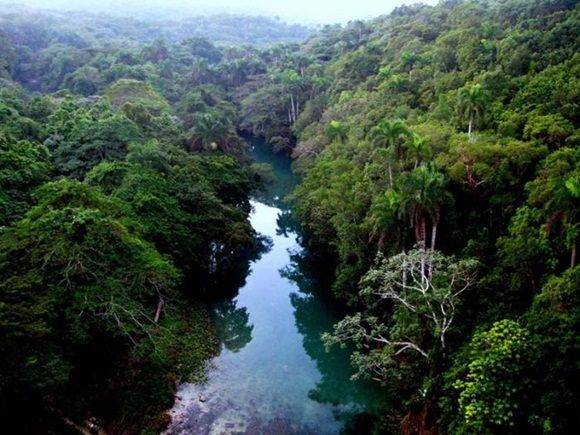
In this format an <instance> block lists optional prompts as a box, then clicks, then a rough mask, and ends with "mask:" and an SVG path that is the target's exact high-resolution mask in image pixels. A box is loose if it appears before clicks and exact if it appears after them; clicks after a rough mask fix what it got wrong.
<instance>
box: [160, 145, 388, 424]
mask: <svg viewBox="0 0 580 435" xmlns="http://www.w3.org/2000/svg"><path fill="white" fill-rule="evenodd" d="M250 144H251V145H252V156H253V157H254V159H255V160H256V161H258V162H262V163H269V164H271V165H272V166H273V168H274V171H275V174H276V176H277V179H276V182H275V183H273V184H272V185H271V186H270V187H269V189H268V190H267V191H266V192H264V193H262V194H260V195H257V196H256V197H255V198H254V200H253V201H252V206H253V211H252V214H251V223H252V225H253V227H254V229H255V230H256V231H257V232H259V233H260V234H263V235H265V236H267V237H268V238H269V239H270V240H271V247H270V249H269V250H268V251H267V252H266V253H264V254H263V255H262V256H261V257H260V258H259V259H257V260H256V261H254V262H253V263H252V266H251V270H250V273H249V275H248V276H247V278H246V283H245V285H244V286H243V287H242V288H240V289H239V292H238V294H237V295H236V296H235V297H233V298H230V299H227V300H224V301H221V302H218V303H216V304H215V306H214V307H213V311H214V313H213V314H214V322H215V325H216V327H217V330H218V331H219V334H220V338H221V342H222V349H221V353H220V354H219V356H217V357H216V358H214V360H213V361H211V368H210V370H209V374H208V380H207V381H206V382H204V383H203V384H187V383H186V384H183V385H181V386H180V387H179V389H178V392H177V395H176V402H175V406H174V408H173V409H172V410H171V412H170V414H171V416H172V424H171V425H170V428H169V430H168V432H169V433H188V434H190V433H194V434H207V433H211V434H214V433H215V434H222V433H230V434H233V433H256V434H258V433H259V434H270V433H296V434H298V433H299V434H303V433H316V434H334V433H340V432H344V431H345V430H347V429H349V428H351V429H352V431H356V432H358V433H360V432H361V431H362V429H361V428H360V422H361V421H366V420H368V418H367V417H368V416H369V415H373V414H375V415H376V414H378V413H380V412H381V410H384V409H385V407H386V406H387V403H386V402H385V399H384V398H385V396H386V395H385V393H384V391H381V390H379V389H378V388H377V387H376V386H375V385H374V384H371V383H368V382H353V381H351V380H350V376H351V375H352V369H351V367H350V363H349V354H348V352H347V351H345V350H341V349H335V350H333V351H332V352H330V353H327V352H325V350H324V346H323V345H322V343H321V341H320V334H321V333H322V332H325V331H329V330H331V328H332V325H333V323H334V322H336V321H337V320H338V319H339V318H340V314H339V313H337V312H336V309H335V308H334V307H333V304H331V303H329V302H328V301H326V300H325V298H323V297H322V296H321V295H320V294H319V292H318V291H317V290H318V289H317V288H316V284H315V280H314V279H313V278H312V277H311V276H310V275H309V274H308V273H307V272H305V271H304V270H303V269H304V268H303V267H302V264H303V263H304V262H302V261H300V260H301V257H302V254H303V251H302V248H301V247H300V245H299V243H298V238H297V234H296V233H295V232H294V230H293V229H292V227H293V226H292V225H291V215H290V212H289V210H288V208H287V206H286V205H285V204H284V201H283V198H284V196H286V194H287V193H288V192H290V191H291V189H292V187H293V186H294V183H295V182H296V180H295V178H294V176H293V175H292V173H291V170H290V161H289V159H288V158H286V157H283V156H277V155H273V154H272V153H270V152H269V151H267V148H266V147H265V146H264V144H263V143H261V142H260V141H257V140H253V141H251V142H250ZM356 425H358V426H357V427H356V428H355V426H356Z"/></svg>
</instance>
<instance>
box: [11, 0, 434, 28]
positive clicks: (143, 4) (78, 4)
mask: <svg viewBox="0 0 580 435" xmlns="http://www.w3.org/2000/svg"><path fill="white" fill-rule="evenodd" d="M419 1H421V2H422V3H426V4H435V3H436V2H437V0H0V4H6V3H17V4H26V5H29V6H35V7H40V8H50V9H69V10H70V9H73V10H79V9H82V10H90V11H92V12H107V13H112V14H116V15H117V14H118V15H133V16H138V17H143V16H146V15H149V14H154V15H157V16H159V13H160V12H161V15H167V16H180V14H183V15H188V16H191V15H208V14H217V13H224V12H229V13H233V14H246V15H268V16H279V17H280V18H281V19H283V20H285V21H290V22H303V23H324V24H326V23H339V22H340V23H344V22H346V21H349V20H353V19H358V18H372V17H376V16H379V15H382V14H386V13H389V12H390V11H391V10H393V8H395V7H397V6H400V5H403V4H413V3H417V2H419ZM183 15H181V16H183Z"/></svg>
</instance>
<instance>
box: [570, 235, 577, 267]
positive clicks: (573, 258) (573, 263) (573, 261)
mask: <svg viewBox="0 0 580 435" xmlns="http://www.w3.org/2000/svg"><path fill="white" fill-rule="evenodd" d="M574 266H576V241H574V246H572V253H571V254H570V268H573V267H574Z"/></svg>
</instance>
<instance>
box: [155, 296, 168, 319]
mask: <svg viewBox="0 0 580 435" xmlns="http://www.w3.org/2000/svg"><path fill="white" fill-rule="evenodd" d="M164 305H165V301H164V300H163V298H162V297H159V302H157V311H156V312H155V319H154V322H155V323H157V322H159V317H161V310H163V306H164Z"/></svg>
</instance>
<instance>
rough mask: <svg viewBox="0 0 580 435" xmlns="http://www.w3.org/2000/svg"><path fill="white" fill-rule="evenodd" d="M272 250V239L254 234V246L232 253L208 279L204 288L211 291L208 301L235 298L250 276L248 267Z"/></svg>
mask: <svg viewBox="0 0 580 435" xmlns="http://www.w3.org/2000/svg"><path fill="white" fill-rule="evenodd" d="M270 249H272V239H271V238H269V237H267V236H264V235H262V234H256V235H255V237H254V245H253V246H252V247H251V248H249V249H245V250H243V251H240V252H237V253H234V254H232V255H231V256H230V258H229V259H228V260H227V261H224V262H222V263H220V266H219V268H218V269H217V270H216V272H215V273H214V274H213V275H212V276H211V277H210V282H209V284H208V285H207V286H206V288H208V289H211V294H208V295H207V297H208V299H209V300H210V301H211V300H216V299H223V298H235V297H236V296H237V295H238V291H239V290H240V289H241V288H242V287H243V286H244V285H246V278H247V277H248V275H249V274H250V265H251V264H252V263H253V262H255V261H258V260H259V259H260V258H261V257H262V255H264V254H265V253H267V252H268V251H270Z"/></svg>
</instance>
